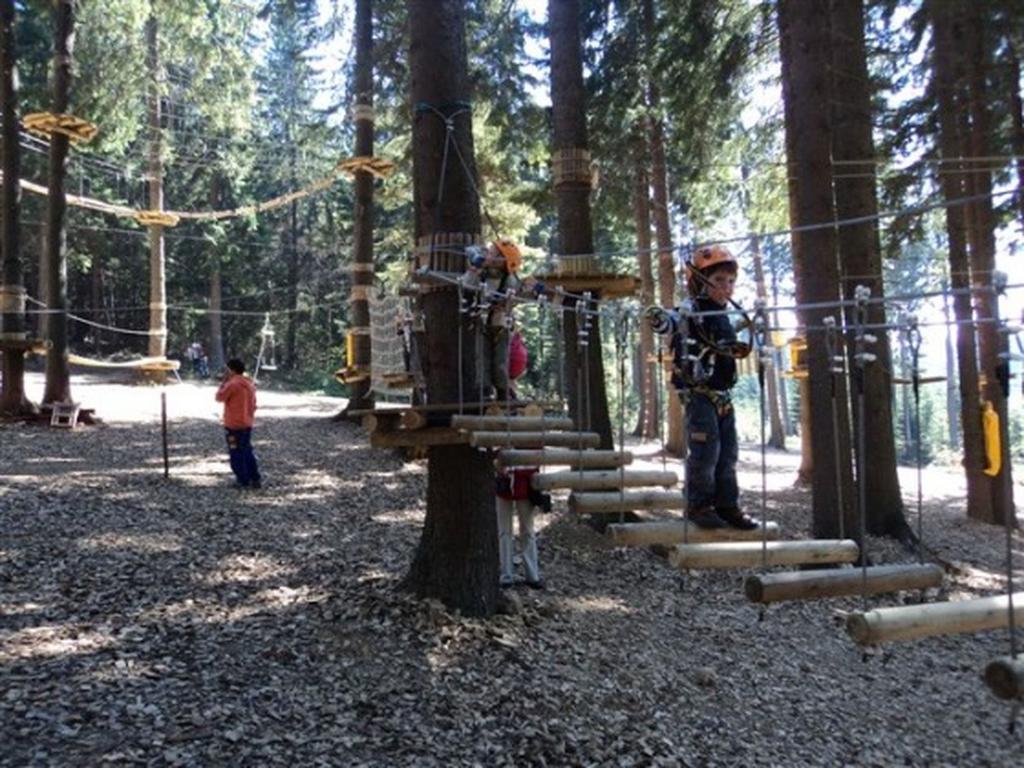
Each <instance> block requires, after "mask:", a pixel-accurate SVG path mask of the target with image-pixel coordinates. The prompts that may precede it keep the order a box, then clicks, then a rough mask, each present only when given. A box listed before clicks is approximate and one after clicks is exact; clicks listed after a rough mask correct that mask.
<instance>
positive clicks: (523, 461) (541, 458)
mask: <svg viewBox="0 0 1024 768" xmlns="http://www.w3.org/2000/svg"><path fill="white" fill-rule="evenodd" d="M632 461H633V454H632V453H630V452H629V451H594V450H589V449H588V450H583V451H574V450H572V449H571V448H544V449H542V450H539V451H529V450H523V451H517V450H511V451H499V452H498V458H497V464H498V466H499V467H540V466H550V465H555V464H568V465H569V466H571V467H620V466H623V465H625V464H629V463H631V462H632Z"/></svg>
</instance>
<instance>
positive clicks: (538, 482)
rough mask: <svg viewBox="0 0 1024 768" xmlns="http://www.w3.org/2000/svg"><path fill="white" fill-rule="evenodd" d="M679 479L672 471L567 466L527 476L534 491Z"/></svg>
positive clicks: (629, 485)
mask: <svg viewBox="0 0 1024 768" xmlns="http://www.w3.org/2000/svg"><path fill="white" fill-rule="evenodd" d="M678 482H679V475H677V474H676V473H675V472H659V471H653V470H643V469H627V470H589V471H587V472H577V471H572V470H569V471H561V472H545V473H544V474H538V475H534V476H533V477H532V478H530V484H531V485H532V486H533V488H534V490H537V491H551V490H554V489H556V488H566V489H568V490H572V491H610V490H616V489H618V488H640V487H644V486H649V485H660V486H661V487H663V488H671V487H672V486H673V485H676V484H677V483H678Z"/></svg>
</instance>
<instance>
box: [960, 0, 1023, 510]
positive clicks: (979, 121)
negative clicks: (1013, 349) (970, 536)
mask: <svg viewBox="0 0 1024 768" xmlns="http://www.w3.org/2000/svg"><path fill="white" fill-rule="evenodd" d="M965 10H966V18H965V20H964V22H965V33H966V34H965V37H966V43H967V45H966V56H965V63H966V68H967V81H968V83H967V85H968V94H969V96H968V110H969V113H970V118H971V131H970V135H969V137H968V142H967V146H968V148H969V152H968V154H969V155H971V156H972V157H975V158H981V157H989V156H991V155H992V146H991V141H990V138H989V124H990V120H989V115H988V88H987V85H986V82H985V81H986V78H987V76H988V71H989V69H990V61H991V54H990V53H989V51H990V50H991V47H990V46H988V45H987V44H986V40H985V29H984V21H983V19H982V9H981V6H980V5H979V4H977V3H972V4H968V5H967V6H965ZM967 178H968V181H969V184H970V186H969V190H970V194H971V195H972V196H974V197H976V198H977V199H976V200H974V202H972V203H970V205H969V208H968V210H969V215H970V219H969V227H968V232H967V236H968V241H969V243H970V254H971V275H972V277H973V284H974V285H975V286H976V287H977V288H978V289H980V290H979V291H978V292H977V293H976V294H975V295H974V297H973V298H974V308H975V317H976V318H977V322H978V332H977V335H978V364H979V370H980V372H981V375H982V377H983V380H984V386H983V390H982V395H983V397H984V398H985V399H986V400H988V401H989V402H991V403H992V407H993V408H994V409H995V412H996V413H997V414H999V442H1000V446H1001V452H1002V456H1001V460H1000V467H1001V468H1000V470H999V472H998V474H996V475H995V477H989V476H988V475H986V478H987V479H988V482H989V484H990V485H991V495H992V506H991V511H990V512H989V514H988V515H986V516H984V517H981V518H979V519H981V520H983V521H984V522H989V523H997V524H999V525H1004V524H1005V523H1006V521H1007V520H1011V521H1013V522H1014V523H1015V522H1016V520H1015V515H1014V509H1013V479H1012V476H1011V475H1012V470H1011V465H1010V430H1009V417H1008V413H1007V408H1006V395H1005V394H1004V392H1003V387H1002V384H1001V383H1000V375H999V369H1000V367H1001V365H1002V363H1001V362H1000V360H999V354H1000V353H1001V352H1006V351H1007V345H1006V341H1007V340H1006V338H1005V337H1004V338H1003V339H1002V340H1000V336H999V330H998V327H997V325H996V322H997V321H998V319H999V308H998V302H999V299H998V297H997V296H996V295H995V294H994V293H992V292H991V291H989V290H986V289H987V288H989V287H990V286H991V285H992V274H993V272H994V270H995V266H996V235H995V215H994V213H993V211H992V174H991V172H990V171H988V170H986V169H985V166H984V164H983V163H977V164H975V165H974V170H973V173H970V174H968V176H967Z"/></svg>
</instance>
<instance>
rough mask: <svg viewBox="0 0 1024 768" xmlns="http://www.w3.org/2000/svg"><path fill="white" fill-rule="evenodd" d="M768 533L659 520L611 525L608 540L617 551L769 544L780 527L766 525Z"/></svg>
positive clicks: (770, 524)
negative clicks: (728, 543)
mask: <svg viewBox="0 0 1024 768" xmlns="http://www.w3.org/2000/svg"><path fill="white" fill-rule="evenodd" d="M767 528H768V530H767V531H762V528H761V526H760V525H759V526H758V527H757V528H754V529H752V530H749V531H744V530H740V529H739V528H714V529H708V528H700V527H698V526H696V525H691V524H690V523H689V522H688V521H686V520H664V521H662V520H658V521H651V522H642V523H612V524H611V525H609V526H608V537H609V538H610V539H611V540H612V543H613V544H615V545H616V546H619V547H647V546H672V545H675V544H707V543H711V542H718V541H760V540H761V538H762V537H763V536H765V535H767V537H768V540H769V541H775V540H777V539H778V538H779V534H780V530H779V524H778V523H773V522H769V523H768V524H767Z"/></svg>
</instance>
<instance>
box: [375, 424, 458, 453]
mask: <svg viewBox="0 0 1024 768" xmlns="http://www.w3.org/2000/svg"><path fill="white" fill-rule="evenodd" d="M468 442H469V438H468V437H467V436H466V433H465V432H460V431H459V430H457V429H451V428H450V427H426V428H424V429H396V430H395V431H394V432H371V433H370V445H371V446H372V447H374V448H418V447H421V446H430V445H465V444H466V443H468Z"/></svg>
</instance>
